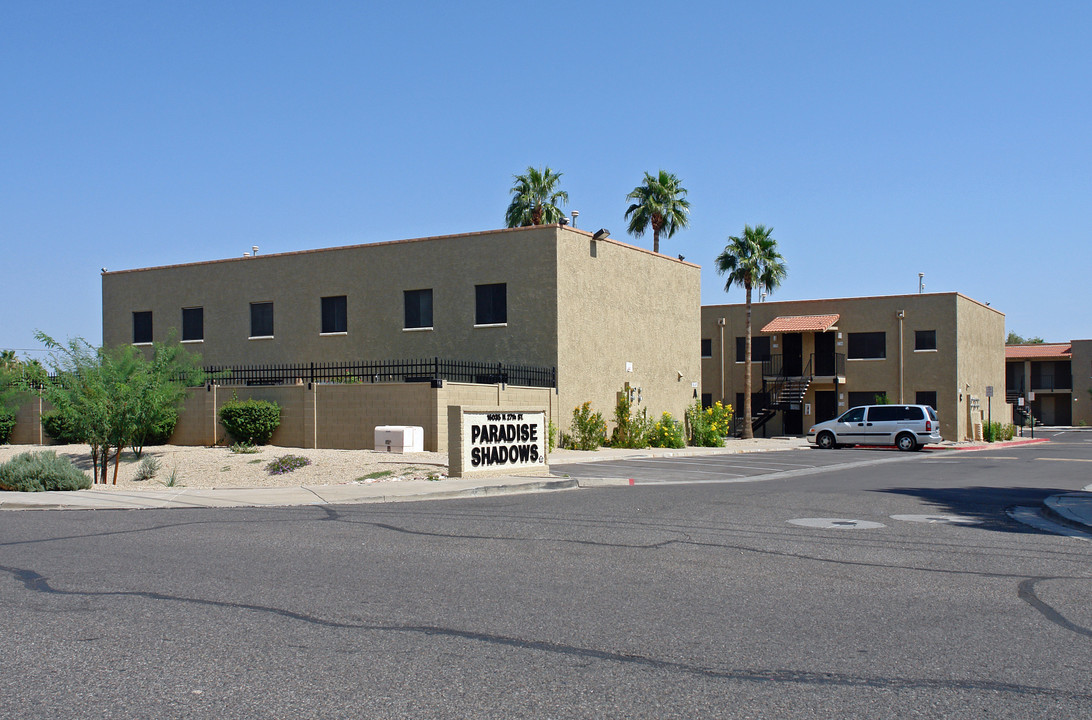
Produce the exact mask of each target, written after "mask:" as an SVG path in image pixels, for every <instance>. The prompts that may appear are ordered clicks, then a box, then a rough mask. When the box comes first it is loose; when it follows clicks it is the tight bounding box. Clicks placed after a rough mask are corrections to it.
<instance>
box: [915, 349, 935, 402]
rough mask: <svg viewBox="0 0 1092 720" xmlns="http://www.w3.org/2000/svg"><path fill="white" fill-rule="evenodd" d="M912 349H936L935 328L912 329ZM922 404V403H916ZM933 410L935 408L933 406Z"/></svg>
mask: <svg viewBox="0 0 1092 720" xmlns="http://www.w3.org/2000/svg"><path fill="white" fill-rule="evenodd" d="M914 349H915V350H936V349H937V331H936V330H915V331H914ZM918 404H919V405H922V404H924V403H918ZM933 409H934V410H935V409H936V408H933Z"/></svg>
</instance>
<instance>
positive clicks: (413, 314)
mask: <svg viewBox="0 0 1092 720" xmlns="http://www.w3.org/2000/svg"><path fill="white" fill-rule="evenodd" d="M403 295H404V298H405V306H406V324H405V325H404V326H403V327H408V328H426V327H432V288H428V289H427V290H406V291H405V293H403Z"/></svg>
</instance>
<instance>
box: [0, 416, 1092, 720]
mask: <svg viewBox="0 0 1092 720" xmlns="http://www.w3.org/2000/svg"><path fill="white" fill-rule="evenodd" d="M1090 441H1092V434H1089V433H1072V434H1069V435H1068V436H1067V435H1062V436H1059V437H1057V438H1055V440H1054V442H1052V443H1050V444H1043V445H1033V446H1027V447H1023V448H1002V449H998V450H996V451H994V450H990V451H985V452H974V453H971V452H961V453H954V452H953V453H945V454H942V453H934V454H926V453H918V454H909V455H897V454H888V455H884V456H880V455H874V456H873V457H869V458H867V459H866V460H865V463H866V464H861V465H856V466H851V465H850V463H851V462H854V460H853V458H856V457H857V453H858V451H843V454H841V456H840V462H837V463H835V464H834V465H831V466H828V467H827V468H826V469H822V468H812V469H810V470H808V473H809V474H800V475H791V476H790V475H784V474H778V473H779V472H782V471H778V472H773V473H766V474H765V475H763V476H760V477H758V478H755V479H753V480H752V481H749V482H735V483H726V482H719V483H710V482H689V483H680V484H666V483H651V482H650V483H647V484H642V483H637V484H636V485H634V486H632V487H615V488H603V489H594V490H576V491H565V492H554V493H547V494H538V495H517V496H508V497H498V498H488V499H465V500H448V501H435V502H418V503H407V504H401V505H384V506H376V505H364V506H312V507H300V508H286V509H222V510H167V511H158V510H157V511H127V512H122V511H85V512H7V513H2V514H0V637H2V638H3V650H4V651H3V653H2V655H0V717H19V718H46V717H49V718H54V717H96V718H99V717H111V718H113V717H125V718H129V717H133V718H135V717H141V718H149V717H153V718H154V717H171V718H176V717H177V718H190V717H193V718H197V717H200V718H204V717H209V718H235V717H261V718H279V717H285V718H287V717H293V718H296V717H314V718H319V717H322V718H326V717H367V718H695V717H709V718H713V717H716V718H736V717H738V718H745V717H756V718H757V717H763V718H781V717H792V718H829V717H850V716H854V715H859V716H863V717H870V718H883V717H935V718H940V717H976V718H977V717H989V718H1010V717H1011V718H1025V717H1026V718H1042V717H1088V716H1090V715H1092V686H1090V684H1089V682H1088V678H1089V660H1090V658H1092V608H1090V606H1089V603H1088V601H1087V599H1088V597H1089V596H1090V594H1092V564H1090V561H1092V543H1090V542H1088V541H1086V540H1082V539H1078V538H1072V537H1062V536H1057V535H1052V534H1047V533H1043V532H1039V531H1036V530H1033V529H1032V528H1029V527H1026V526H1024V525H1020V524H1019V523H1016V522H1014V521H1012V520H1010V519H1009V518H1008V517H1007V515H1006V514H1005V512H1004V511H1005V509H1006V508H1007V507H1009V506H1011V505H1017V504H1036V503H1038V502H1040V501H1041V499H1042V498H1043V497H1045V496H1046V495H1047V494H1050V493H1053V492H1059V491H1070V490H1077V489H1080V488H1081V487H1084V486H1085V485H1087V484H1088V483H1089V482H1092V477H1090V475H1092V473H1090V471H1092V442H1090ZM870 452H875V451H870ZM778 455H800V456H801V457H802V458H805V459H809V460H810V458H811V457H812V456H813V455H814V456H816V462H820V461H821V462H826V460H825V457H824V456H827V455H831V456H835V455H838V453H836V452H831V453H819V452H818V451H816V453H805V452H799V453H778ZM884 458H894V460H893V461H889V462H888V461H884V462H876V461H875V460H877V459H884ZM797 470H799V468H798V469H797ZM680 472H682V470H680ZM686 472H689V470H687V471H686Z"/></svg>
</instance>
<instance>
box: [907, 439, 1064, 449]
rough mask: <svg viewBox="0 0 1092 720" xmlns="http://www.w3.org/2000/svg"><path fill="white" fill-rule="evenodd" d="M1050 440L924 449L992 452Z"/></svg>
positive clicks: (931, 446) (928, 446)
mask: <svg viewBox="0 0 1092 720" xmlns="http://www.w3.org/2000/svg"><path fill="white" fill-rule="evenodd" d="M1048 442H1050V438H1025V439H1023V440H1005V441H1003V442H995V443H986V444H985V445H967V446H966V447H942V446H939V445H926V446H925V447H927V448H929V449H930V450H962V451H965V452H966V451H974V450H992V449H994V448H1003V447H1018V446H1020V445H1038V444H1039V443H1048Z"/></svg>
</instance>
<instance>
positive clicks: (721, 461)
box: [595, 455, 815, 468]
mask: <svg viewBox="0 0 1092 720" xmlns="http://www.w3.org/2000/svg"><path fill="white" fill-rule="evenodd" d="M710 457H711V458H717V459H716V460H705V461H702V460H680V459H677V458H633V459H631V460H625V462H627V463H651V464H654V465H670V466H672V467H675V466H677V465H700V466H702V467H707V466H709V465H715V466H720V465H729V466H732V467H763V468H766V467H776V466H785V467H815V465H814V464H813V463H787V462H776V461H771V462H769V463H766V464H764V465H739V464H738V463H736V462H733V461H727V462H725V459H726V458H728V457H731V456H729V455H712V456H710ZM607 462H609V461H607ZM595 464H596V465H598V464H600V463H598V462H596V463H595Z"/></svg>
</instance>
